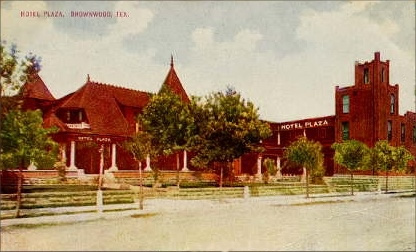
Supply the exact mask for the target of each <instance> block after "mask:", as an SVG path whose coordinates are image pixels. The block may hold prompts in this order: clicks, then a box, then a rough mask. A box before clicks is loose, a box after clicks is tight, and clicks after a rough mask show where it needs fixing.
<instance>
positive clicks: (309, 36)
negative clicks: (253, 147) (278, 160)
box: [1, 1, 415, 122]
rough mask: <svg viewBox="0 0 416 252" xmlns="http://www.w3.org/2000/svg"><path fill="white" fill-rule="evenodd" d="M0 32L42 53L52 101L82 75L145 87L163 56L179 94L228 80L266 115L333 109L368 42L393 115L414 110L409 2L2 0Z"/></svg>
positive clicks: (155, 83) (153, 85) (218, 87)
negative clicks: (385, 77) (395, 101)
mask: <svg viewBox="0 0 416 252" xmlns="http://www.w3.org/2000/svg"><path fill="white" fill-rule="evenodd" d="M21 11H29V12H30V11H32V12H33V11H38V12H39V14H40V16H41V17H21ZM44 11H61V12H62V14H63V15H65V17H56V18H53V17H49V18H46V17H43V15H44ZM71 11H110V12H111V13H112V14H113V16H112V18H85V17H71ZM116 11H125V12H127V14H128V17H124V18H117V17H115V12H116ZM1 40H5V41H7V42H8V43H15V44H16V45H17V46H18V49H19V50H20V51H21V52H22V55H25V54H26V53H28V52H33V53H34V54H36V55H39V56H41V57H42V62H41V64H42V70H41V72H40V76H41V77H42V78H43V80H44V81H45V83H46V85H47V86H48V88H49V89H50V91H51V92H52V94H53V95H54V96H55V97H56V98H60V97H62V96H64V95H66V94H68V93H70V92H74V91H75V90H77V89H78V88H80V87H81V86H82V85H84V84H85V81H86V76H87V74H89V75H90V76H91V79H92V80H93V81H97V82H102V83H109V84H114V85H117V86H122V87H128V88H133V89H137V90H142V91H148V92H156V91H158V90H159V88H160V86H161V84H162V82H163V80H164V78H165V76H166V74H167V72H168V70H169V63H170V55H171V54H173V56H174V58H175V69H176V71H177V73H178V75H179V78H180V79H181V81H182V84H183V86H184V88H185V90H186V91H187V92H188V94H189V95H199V96H203V95H206V94H208V93H211V92H213V91H222V90H225V89H226V87H227V86H232V87H234V88H235V89H236V90H237V91H238V92H240V93H241V94H242V96H243V97H244V98H245V99H247V100H250V101H252V102H253V103H254V104H255V105H256V106H257V107H258V108H259V113H260V115H261V118H262V119H265V120H269V121H276V122H283V121H288V120H298V119H305V118H310V117H318V116H329V115H334V114H335V101H334V99H335V94H334V92H335V86H336V85H339V86H341V87H343V86H350V85H352V84H353V83H354V62H355V61H359V62H365V61H371V60H372V59H373V57H374V52H376V51H379V52H380V53H381V59H382V60H383V61H384V60H390V84H392V85H393V84H396V83H397V84H399V85H400V93H399V99H400V104H399V106H400V113H401V114H404V113H405V112H406V111H408V110H410V111H414V108H415V95H414V88H415V2H414V1H380V2H376V1H368V2H366V1H352V2H348V1H328V2H325V1H322V2H319V1H309V2H306V1H305V2H302V1H265V2H259V1H253V2H250V1H227V2H223V1H218V2H210V1H164V2H150V1H102V2H76V1H56V2H54V1H46V2H33V1H1Z"/></svg>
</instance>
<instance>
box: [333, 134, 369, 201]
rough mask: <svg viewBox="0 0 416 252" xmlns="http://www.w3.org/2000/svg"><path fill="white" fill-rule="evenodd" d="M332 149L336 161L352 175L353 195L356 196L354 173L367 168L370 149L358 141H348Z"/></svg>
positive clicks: (337, 144) (335, 144)
mask: <svg viewBox="0 0 416 252" xmlns="http://www.w3.org/2000/svg"><path fill="white" fill-rule="evenodd" d="M332 148H333V149H334V150H335V155H334V160H335V162H336V163H338V164H340V165H342V166H344V167H345V168H347V169H348V171H350V174H351V195H354V177H353V176H354V175H353V171H355V170H358V169H363V168H365V167H366V166H365V164H366V161H367V159H368V158H369V148H368V147H367V146H366V145H365V144H364V143H362V142H360V141H357V140H347V141H345V142H342V143H334V144H333V145H332Z"/></svg>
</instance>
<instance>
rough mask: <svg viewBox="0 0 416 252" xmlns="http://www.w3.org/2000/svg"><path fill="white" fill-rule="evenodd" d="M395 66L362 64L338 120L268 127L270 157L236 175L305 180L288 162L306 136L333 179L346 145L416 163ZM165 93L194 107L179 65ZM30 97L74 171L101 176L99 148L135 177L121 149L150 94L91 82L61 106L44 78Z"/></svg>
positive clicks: (411, 123)
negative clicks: (385, 149)
mask: <svg viewBox="0 0 416 252" xmlns="http://www.w3.org/2000/svg"><path fill="white" fill-rule="evenodd" d="M389 64H390V62H389V61H388V60H387V61H384V62H383V61H381V60H380V53H379V52H376V53H375V55H374V59H373V60H372V61H371V62H365V63H358V62H357V63H356V65H355V83H354V85H352V86H349V87H343V88H340V87H338V86H337V87H336V88H335V115H331V116H326V117H318V118H308V119H302V120H297V121H290V122H269V124H270V127H271V129H272V132H273V135H272V136H271V137H269V138H268V139H265V140H264V141H263V142H262V145H263V146H264V147H265V151H264V152H263V153H249V154H246V155H244V156H242V157H241V158H239V159H238V160H235V163H234V169H235V170H234V174H236V175H239V174H250V175H254V174H258V175H260V174H261V173H262V172H264V168H262V164H263V161H264V159H266V158H271V159H272V160H275V162H276V163H277V164H278V165H279V166H281V167H282V171H283V173H292V174H293V173H295V174H296V173H297V174H299V173H301V172H302V171H301V170H293V169H292V170H291V169H290V168H288V167H286V166H285V160H283V153H284V151H285V149H286V148H287V147H288V146H289V144H290V143H291V142H293V141H295V140H296V139H297V137H298V136H301V135H304V136H306V137H307V138H309V139H312V140H315V141H319V142H320V143H321V144H322V146H323V153H324V157H325V160H324V165H325V169H326V172H325V174H326V175H327V176H331V175H333V174H334V173H343V172H344V171H343V170H342V169H340V167H338V166H336V165H334V161H333V155H334V151H333V150H332V149H331V145H332V144H333V143H334V142H340V141H342V140H345V139H357V140H360V141H362V142H364V143H366V144H367V145H368V146H370V147H372V146H373V145H374V143H375V142H377V141H378V140H383V139H386V140H389V141H390V143H391V144H392V145H394V146H398V145H404V146H406V148H407V149H408V150H410V151H411V153H412V154H413V155H416V114H415V113H414V112H406V113H405V114H404V115H400V114H399V86H398V84H395V85H391V84H390V78H389ZM162 85H166V86H167V87H169V88H170V89H171V90H173V91H174V92H175V93H177V94H178V95H179V96H180V97H181V98H182V99H183V100H184V101H186V102H188V101H189V98H188V95H187V94H186V91H185V90H184V88H183V86H182V83H181V81H180V80H179V78H178V76H177V74H176V72H175V69H174V65H173V60H172V62H171V67H170V70H169V72H168V74H167V76H166V78H165V80H164V82H163V84H162ZM24 90H25V91H24V97H25V103H24V105H25V107H26V108H32V109H33V108H40V109H42V111H43V112H44V124H45V126H47V127H50V126H57V127H59V129H60V132H59V133H57V134H56V135H54V138H55V140H56V141H58V143H59V144H60V146H61V157H62V159H63V160H65V161H66V164H67V166H68V167H69V168H70V169H72V170H77V171H79V172H80V173H83V172H85V173H92V174H96V173H98V163H99V156H100V154H99V152H98V150H99V148H100V146H101V145H103V146H104V157H105V158H104V159H105V160H104V163H105V169H106V170H109V171H112V170H132V169H137V168H136V165H135V164H134V162H133V160H132V158H131V156H130V155H129V154H128V153H126V152H125V151H124V150H123V148H122V146H121V145H122V142H123V141H125V140H126V139H127V138H128V137H130V136H132V135H133V134H134V133H135V132H136V131H138V130H139V125H137V123H136V120H135V119H136V116H137V115H138V114H140V113H141V111H142V109H143V108H144V107H145V106H146V104H147V103H148V101H149V97H150V93H147V92H142V91H136V90H132V89H126V88H122V87H116V86H112V85H108V84H102V83H98V82H94V81H91V79H90V78H89V77H88V78H87V81H86V83H85V84H84V85H83V86H82V87H81V88H80V89H78V90H77V91H75V92H74V93H71V94H68V95H67V96H64V97H62V98H60V99H55V98H54V97H53V96H52V95H51V94H50V92H49V90H48V89H47V87H46V85H45V84H44V83H43V81H42V80H41V79H40V78H37V80H36V81H34V82H33V83H30V84H27V85H26V86H25V89H24ZM157 165H158V167H159V168H161V169H165V170H176V158H175V157H174V156H168V157H163V158H160V159H159V160H158V161H157ZM149 166H150V162H149V160H147V161H146V164H145V165H144V167H147V169H149V168H150V167H149ZM180 166H181V167H184V170H187V169H188V160H187V153H186V152H184V153H182V154H181V163H180ZM191 168H192V167H191ZM285 169H286V170H285Z"/></svg>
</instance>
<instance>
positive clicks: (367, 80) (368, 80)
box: [364, 68, 370, 84]
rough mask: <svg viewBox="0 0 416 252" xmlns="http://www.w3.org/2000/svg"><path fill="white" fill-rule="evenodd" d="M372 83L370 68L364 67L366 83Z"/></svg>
mask: <svg viewBox="0 0 416 252" xmlns="http://www.w3.org/2000/svg"><path fill="white" fill-rule="evenodd" d="M368 83H370V78H369V76H368V68H364V84H368Z"/></svg>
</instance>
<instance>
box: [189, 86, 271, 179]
mask: <svg viewBox="0 0 416 252" xmlns="http://www.w3.org/2000/svg"><path fill="white" fill-rule="evenodd" d="M191 113H192V114H193V117H194V120H195V126H194V130H195V131H196V132H197V133H196V134H195V135H194V137H193V138H192V139H191V141H192V147H193V149H194V150H195V153H196V156H195V157H194V158H193V159H192V160H191V162H192V163H193V164H194V165H196V166H199V167H206V166H207V165H208V164H209V163H212V162H219V163H223V164H224V163H225V164H227V166H226V167H227V169H229V168H230V167H229V165H230V164H231V162H232V161H233V160H234V159H236V158H238V157H240V156H242V155H243V154H244V153H247V152H251V151H255V152H259V151H262V148H261V146H260V141H261V140H263V139H265V138H267V137H269V136H270V135H271V130H270V127H269V125H268V124H267V123H266V122H263V121H261V120H260V119H259V115H258V109H257V108H255V107H254V104H253V103H251V102H247V101H245V100H244V99H243V98H242V97H241V95H240V94H239V93H237V92H236V91H235V90H234V89H232V88H228V89H227V90H226V92H224V93H222V92H218V93H212V94H210V95H208V96H206V99H205V102H204V103H202V102H201V100H194V103H193V106H192V109H191ZM222 175H223V165H221V176H220V187H222Z"/></svg>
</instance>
